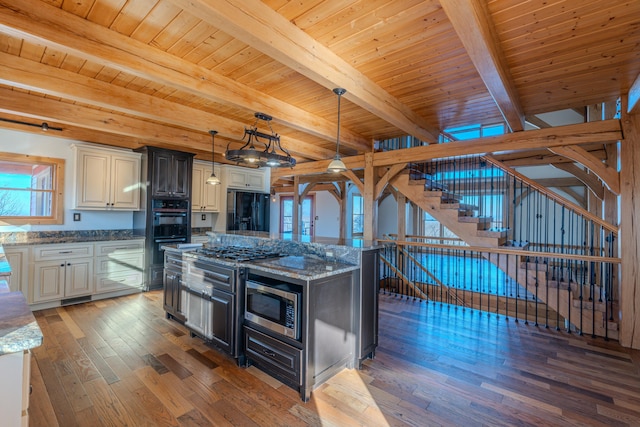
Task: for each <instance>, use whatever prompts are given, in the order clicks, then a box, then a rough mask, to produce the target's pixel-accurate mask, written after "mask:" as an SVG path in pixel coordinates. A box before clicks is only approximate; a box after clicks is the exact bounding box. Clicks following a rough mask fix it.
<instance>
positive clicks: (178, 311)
mask: <svg viewBox="0 0 640 427" xmlns="http://www.w3.org/2000/svg"><path fill="white" fill-rule="evenodd" d="M164 259H165V261H164V273H163V280H162V282H163V285H164V304H163V305H164V311H165V312H166V314H167V318H168V319H169V318H173V319H176V320H178V321H179V322H184V320H185V317H184V313H183V312H182V304H181V291H182V285H181V284H182V277H183V271H182V269H183V263H182V256H181V255H180V254H173V253H166V252H165V257H164Z"/></svg>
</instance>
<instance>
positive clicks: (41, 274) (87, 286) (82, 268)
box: [32, 258, 93, 303]
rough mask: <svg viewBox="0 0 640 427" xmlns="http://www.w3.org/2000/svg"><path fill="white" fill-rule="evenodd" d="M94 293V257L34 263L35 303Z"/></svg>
mask: <svg viewBox="0 0 640 427" xmlns="http://www.w3.org/2000/svg"><path fill="white" fill-rule="evenodd" d="M92 293H93V258H79V259H60V260H51V261H36V262H34V263H33V301H32V302H33V303H40V302H45V301H51V300H57V299H65V298H75V297H80V296H84V295H91V294H92Z"/></svg>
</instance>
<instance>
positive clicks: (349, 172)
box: [342, 169, 364, 195]
mask: <svg viewBox="0 0 640 427" xmlns="http://www.w3.org/2000/svg"><path fill="white" fill-rule="evenodd" d="M342 175H344V176H346V177H347V178H349V179H350V180H351V182H353V183H354V185H355V186H356V187H358V191H360V194H362V195H364V184H363V183H362V181H361V180H360V178H358V176H357V175H356V174H355V173H353V171H352V170H350V169H347V170H346V171H345V172H342Z"/></svg>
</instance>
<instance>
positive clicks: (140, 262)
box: [95, 254, 144, 274]
mask: <svg viewBox="0 0 640 427" xmlns="http://www.w3.org/2000/svg"><path fill="white" fill-rule="evenodd" d="M143 268H144V254H131V255H124V254H122V255H120V254H114V255H113V256H106V257H100V258H96V270H95V272H96V274H103V273H117V272H134V273H135V272H142V270H143Z"/></svg>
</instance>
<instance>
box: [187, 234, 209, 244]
mask: <svg viewBox="0 0 640 427" xmlns="http://www.w3.org/2000/svg"><path fill="white" fill-rule="evenodd" d="M191 243H202V244H203V245H206V244H207V243H209V236H207V235H203V236H194V235H191Z"/></svg>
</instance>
